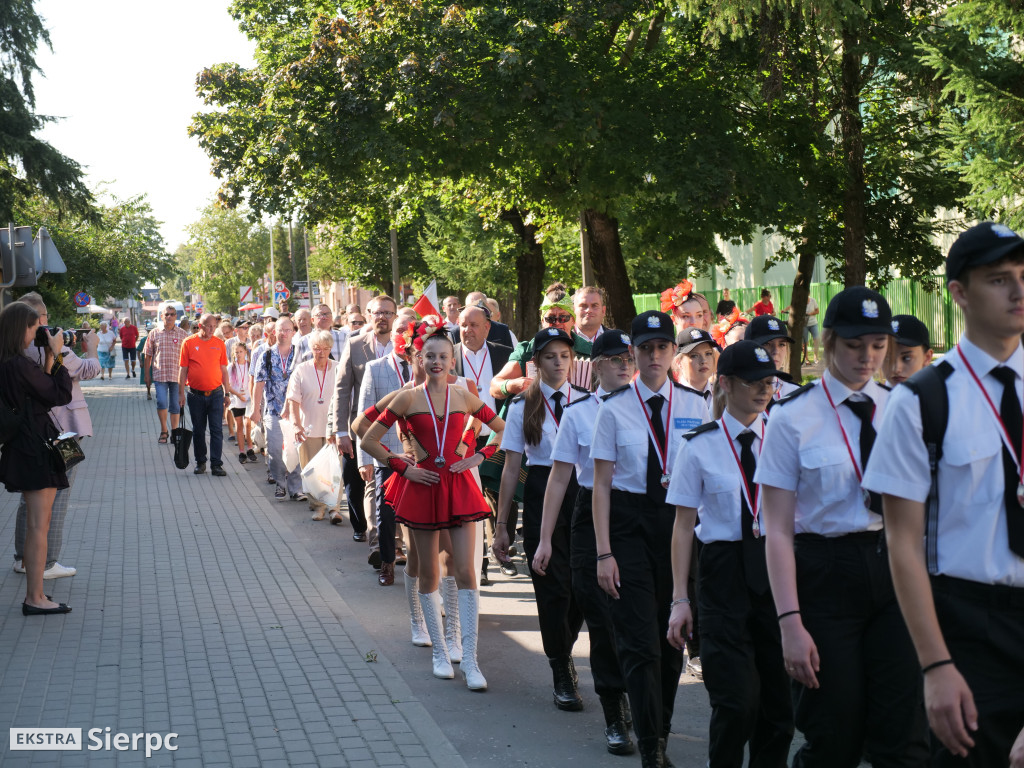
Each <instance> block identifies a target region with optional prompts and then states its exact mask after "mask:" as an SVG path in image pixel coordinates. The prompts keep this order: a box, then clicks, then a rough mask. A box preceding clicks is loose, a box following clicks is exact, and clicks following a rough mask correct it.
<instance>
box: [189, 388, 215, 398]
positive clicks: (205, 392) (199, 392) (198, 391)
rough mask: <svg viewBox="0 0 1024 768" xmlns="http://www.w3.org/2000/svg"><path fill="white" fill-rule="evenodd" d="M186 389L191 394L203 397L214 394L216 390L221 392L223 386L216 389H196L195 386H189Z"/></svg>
mask: <svg viewBox="0 0 1024 768" xmlns="http://www.w3.org/2000/svg"><path fill="white" fill-rule="evenodd" d="M188 391H189V392H191V393H192V394H193V395H202V396H203V397H209V396H210V395H213V394H216V393H217V392H223V391H224V388H223V387H217V388H216V389H210V390H206V389H196V388H195V387H189V388H188Z"/></svg>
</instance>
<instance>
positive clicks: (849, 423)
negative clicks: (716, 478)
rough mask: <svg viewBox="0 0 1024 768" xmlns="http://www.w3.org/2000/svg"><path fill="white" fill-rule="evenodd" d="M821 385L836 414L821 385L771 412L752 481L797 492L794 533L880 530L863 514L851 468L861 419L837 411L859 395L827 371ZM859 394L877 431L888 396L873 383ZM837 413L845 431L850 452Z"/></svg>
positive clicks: (876, 519) (875, 519)
mask: <svg viewBox="0 0 1024 768" xmlns="http://www.w3.org/2000/svg"><path fill="white" fill-rule="evenodd" d="M824 381H825V382H826V383H827V384H828V389H829V392H830V393H831V395H832V402H834V403H835V404H836V410H835V411H833V410H832V406H831V405H829V402H828V398H827V397H826V396H825V391H824V389H823V387H822V383H821V381H816V382H815V383H814V386H813V387H812V388H811V389H810V390H808V391H807V392H804V393H803V394H802V395H800V396H798V397H797V398H796V399H794V400H791V401H790V402H788V403H785V404H784V405H779V406H775V407H774V408H772V415H771V416H770V417H769V419H768V429H767V431H766V432H765V437H764V447H763V450H762V451H761V460H760V461H759V462H758V465H757V473H756V474H755V475H754V479H755V480H756V481H757V482H758V483H759V484H762V485H770V486H773V487H775V488H783V489H785V490H787V491H796V517H795V522H794V528H793V532H794V533H816V534H819V535H821V536H843V535H845V534H847V533H858V532H861V531H877V530H881V528H882V516H881V515H879V514H877V513H875V512H872V511H871V510H870V509H867V508H866V506H865V504H864V498H863V495H862V492H861V487H860V482H859V481H858V480H857V470H856V469H855V468H854V464H853V461H854V459H856V461H857V462H858V466H859V462H860V419H859V418H857V416H856V414H854V412H853V411H852V410H850V408H848V407H847V406H845V405H841V403H843V402H845V401H846V399H847V398H848V397H851V396H852V397H853V398H854V399H856V398H857V397H858V395H857V394H855V393H854V392H853V390H851V389H849V388H848V387H846V386H845V385H844V384H842V383H841V382H840V381H839V380H838V379H836V378H835V377H834V376H833V375H832V374H831V373H830V372H829V371H825V376H824ZM860 392H861V393H863V394H864V395H867V396H868V397H870V398H871V399H872V400H873V401H874V403H875V415H874V418H873V420H872V423H873V424H874V425H875V429H876V430H877V429H878V423H879V421H880V420H881V418H882V413H883V412H884V410H885V403H886V399H887V396H888V394H889V393H888V391H887V390H885V389H883V388H882V387H880V386H879V385H878V384H877V383H876V382H875V381H869V382H868V383H867V384H865V385H864V389H862V390H860ZM836 413H838V414H839V418H840V419H841V420H842V424H843V428H844V429H845V430H846V437H847V439H848V440H849V445H850V448H849V449H847V447H846V445H847V444H846V441H844V440H843V433H842V431H841V430H840V429H839V423H838V422H837V420H836ZM875 446H876V448H872V452H874V450H876V449H877V446H878V440H877V439H876V441H875ZM851 450H852V451H853V459H851V457H850V451H851Z"/></svg>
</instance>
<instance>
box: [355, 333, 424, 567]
mask: <svg viewBox="0 0 1024 768" xmlns="http://www.w3.org/2000/svg"><path fill="white" fill-rule="evenodd" d="M410 375H411V370H410V367H409V360H408V359H407V357H406V356H401V357H400V356H399V355H398V354H397V353H395V352H394V350H392V351H391V352H389V353H388V354H387V355H386V356H384V357H382V358H380V359H379V360H371V361H370V362H368V363H367V364H366V368H365V369H364V371H363V381H362V384H360V386H359V403H358V407H357V409H356V410H357V413H362V412H363V411H365V410H366V409H367V408H369V407H370V406H372V405H374V404H375V403H377V402H379V401H380V400H381V399H382V398H383V397H384V396H385V395H388V394H390V393H392V392H394V391H396V390H398V389H401V388H402V385H404V384H405V383H406V382H407V381H409V377H410ZM381 443H382V444H383V445H384V446H385V447H387V448H388V450H390V451H391V452H392V453H396V454H401V453H404V451H403V449H402V444H401V441H400V440H399V439H398V434H397V431H396V430H394V429H389V430H388V431H387V434H385V435H384V437H383V438H381ZM357 455H358V459H359V470H360V472H362V471H363V469H364V468H366V467H369V468H370V469H371V470H372V471H373V477H374V487H375V489H376V491H375V503H374V508H375V512H376V522H377V541H378V543H379V544H380V561H381V565H380V574H378V576H377V582H378V583H379V584H380V585H381V586H382V587H389V586H391V585H392V584H394V583H395V560H396V555H395V510H394V509H393V508H392V506H391V505H390V504H388V503H387V501H385V500H384V489H383V486H384V483H385V482H386V481H387V479H388V478H389V477H391V473H392V472H393V471H394V470H392V469H391V467H389V466H388V465H387V464H385V463H383V462H381V461H377V460H376V459H374V458H373V457H371V456H370V455H369V454H368V453H366V452H365V451H363V449H362V446H361V445H360V446H359V447H358V448H357Z"/></svg>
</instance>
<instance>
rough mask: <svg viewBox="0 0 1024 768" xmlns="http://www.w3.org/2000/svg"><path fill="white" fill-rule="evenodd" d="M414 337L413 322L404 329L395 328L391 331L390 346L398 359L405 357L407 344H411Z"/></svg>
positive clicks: (414, 326) (414, 327)
mask: <svg viewBox="0 0 1024 768" xmlns="http://www.w3.org/2000/svg"><path fill="white" fill-rule="evenodd" d="M415 335H416V323H415V322H410V323H409V324H408V325H406V327H405V328H395V329H394V330H393V331H391V344H392V346H393V348H394V350H395V354H396V355H398V356H399V357H405V355H406V354H407V353H408V352H409V344H410V343H411V342H412V340H413V337H414V336H415Z"/></svg>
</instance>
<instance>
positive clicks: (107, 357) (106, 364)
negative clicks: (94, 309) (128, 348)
mask: <svg viewBox="0 0 1024 768" xmlns="http://www.w3.org/2000/svg"><path fill="white" fill-rule="evenodd" d="M97 336H98V337H99V340H100V345H99V348H98V350H97V351H98V352H99V357H100V368H101V369H102V370H100V378H101V379H102V378H104V376H103V374H104V372H106V378H108V379H112V378H114V344H116V343H117V334H116V333H114V332H113V331H112V330H110V324H109V323H108V322H106V321H105V320H104V321H103V322H102V323H100V332H99V333H98V334H97Z"/></svg>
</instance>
